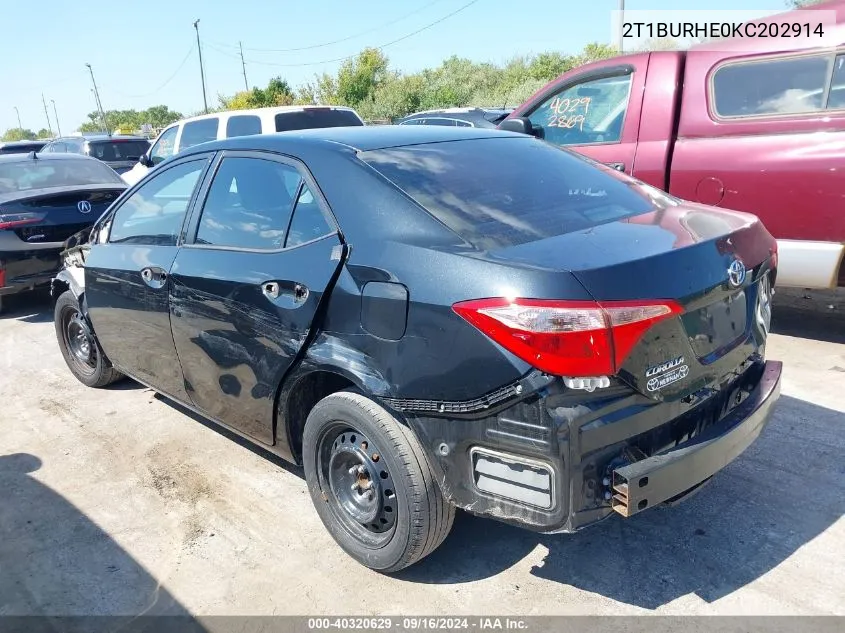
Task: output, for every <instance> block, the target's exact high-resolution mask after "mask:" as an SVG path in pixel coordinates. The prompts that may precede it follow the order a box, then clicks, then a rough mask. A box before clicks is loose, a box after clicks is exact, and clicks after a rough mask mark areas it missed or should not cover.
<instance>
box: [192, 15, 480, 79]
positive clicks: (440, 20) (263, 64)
mask: <svg viewBox="0 0 845 633" xmlns="http://www.w3.org/2000/svg"><path fill="white" fill-rule="evenodd" d="M476 2H478V0H471V2H467V3H466V4H464V5H463V6H461V7H459V8H457V9H455V10H454V11H452V12H451V13H448V14H446V15H444V16H443V17H442V18H439V19H437V20H435V21H434V22H430V23H429V24H426V25H425V26H423V27H421V28H419V29H417V30H416V31H412V32H411V33H408V34H406V35H403V36H402V37H397V38H396V39H395V40H391V41H390V42H386V43H385V44H381V45H379V46H375V47H374V48H376V49H378V50H381V49H383V48H387V47H388V46H392V45H393V44H398V43H399V42H402V41H403V40H407V39H408V38H410V37H413V36H414V35H417V34H418V33H422V32H423V31H427V30H428V29H430V28H432V27H433V26H437V25H438V24H440V23H441V22H443V21H444V20H448V19H449V18H451V17H452V16H453V15H457V14H458V13H460V12H461V11H463V10H464V9H468V8H469V7H471V6H472V5H474V4H475V3H476ZM206 44H207V45H208V43H206ZM209 48H211V49H212V50H214V51H216V52H218V53H220V54H221V55H228V56H229V57H234V58H235V59H240V56H238V55H233V54H231V53H229V52H228V51H223V50H221V49H219V48H217V47H216V46H210V45H209ZM355 57H357V54H356V55H347V56H345V57H336V58H335V59H324V60H321V61H319V62H302V63H298V64H279V63H275V62H261V61H256V60H247V62H248V63H250V64H258V65H260V66H276V67H280V68H294V67H302V66H319V65H321V64H331V63H334V62H345V61H347V60H349V59H354V58H355Z"/></svg>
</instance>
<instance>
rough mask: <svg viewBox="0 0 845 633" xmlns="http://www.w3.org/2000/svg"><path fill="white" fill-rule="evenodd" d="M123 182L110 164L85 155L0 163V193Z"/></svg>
mask: <svg viewBox="0 0 845 633" xmlns="http://www.w3.org/2000/svg"><path fill="white" fill-rule="evenodd" d="M122 182H123V181H122V180H121V179H120V176H118V175H117V174H116V173H114V171H113V170H112V169H111V168H110V167H108V166H107V165H105V164H103V163H100V162H98V161H95V160H91V159H90V158H84V157H82V156H80V157H78V158H75V157H68V158H67V159H64V160H61V159H56V160H47V159H46V158H45V159H42V160H29V159H26V160H21V161H15V162H11V163H9V162H2V163H0V193H4V192H11V191H26V190H30V189H46V188H49V187H68V186H73V185H99V184H112V183H122Z"/></svg>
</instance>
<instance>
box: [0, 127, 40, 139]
mask: <svg viewBox="0 0 845 633" xmlns="http://www.w3.org/2000/svg"><path fill="white" fill-rule="evenodd" d="M35 138H36V136H35V132H33V131H32V130H30V129H28V128H27V129H24V128H19V127H10V128H9V129H8V130H6V131H5V132H4V133H3V137H2V139H0V140H3V141H4V142H9V141H31V140H33V139H35Z"/></svg>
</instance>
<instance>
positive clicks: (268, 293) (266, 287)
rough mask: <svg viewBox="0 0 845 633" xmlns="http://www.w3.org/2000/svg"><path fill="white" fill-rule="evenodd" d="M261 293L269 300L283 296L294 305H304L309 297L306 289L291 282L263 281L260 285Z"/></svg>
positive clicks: (299, 284) (302, 285)
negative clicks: (289, 299)
mask: <svg viewBox="0 0 845 633" xmlns="http://www.w3.org/2000/svg"><path fill="white" fill-rule="evenodd" d="M261 292H262V293H263V294H264V296H265V297H267V298H268V299H271V300H276V299H278V298H279V297H281V296H282V295H285V296H286V297H289V298H291V299H293V302H294V303H304V302H305V300H306V299H308V295H309V291H308V288H307V287H306V286H305V285H304V284H301V283H297V282H292V281H282V282H278V281H265V282H264V283H262V284H261Z"/></svg>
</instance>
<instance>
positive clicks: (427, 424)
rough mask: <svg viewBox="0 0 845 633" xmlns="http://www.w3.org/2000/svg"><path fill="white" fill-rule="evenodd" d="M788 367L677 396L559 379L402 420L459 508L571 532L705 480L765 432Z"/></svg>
mask: <svg viewBox="0 0 845 633" xmlns="http://www.w3.org/2000/svg"><path fill="white" fill-rule="evenodd" d="M781 370H782V364H781V363H779V362H774V361H770V362H763V361H762V360H759V359H757V360H755V361H751V360H749V362H748V363H747V365H746V366H744V367H743V368H742V369H741V370H740V371H738V372H737V373H736V375H735V376H733V377H732V378H731V379H730V380H726V381H725V382H724V383H723V384H721V385H720V386H719V387H717V388H710V389H706V390H702V392H701V393H696V394H693V395H692V396H689V397H687V398H684V399H683V400H682V401H677V402H658V403H655V402H654V401H651V400H649V399H647V398H645V397H644V396H641V395H639V394H634V393H632V392H630V390H624V389H618V390H616V391H615V392H614V390H613V389H610V390H607V392H606V393H598V392H597V393H594V394H585V393H584V392H580V394H572V393H571V390H566V389H565V388H564V387H563V386H562V385H561V384H560V381H559V380H554V381H552V382H549V383H548V384H546V385H545V386H542V387H540V388H539V389H537V390H536V391H535V392H533V393H531V394H530V395H528V396H527V397H525V398H524V399H522V400H520V401H518V402H515V403H514V402H509V403H502V404H499V405H497V406H493V407H491V408H490V409H492V410H488V411H486V412H484V413H481V414H477V415H466V416H462V417H457V416H455V415H448V414H446V415H445V416H437V415H425V414H423V415H414V414H411V415H408V414H407V413H406V417H407V419H408V421H409V423H410V425H411V427H412V428H413V429H414V431H415V433H416V434H417V436H418V437H419V439H420V440H421V442H422V444H423V446H424V448H425V449H426V451H427V453H428V457H429V460H430V461H431V464H432V466H433V468H434V470H435V472H436V473H437V475H438V480H439V481H438V483H439V484H440V486H441V488H442V490H443V492H444V494H445V495H446V497H447V498H448V499H449V500H450V501H451V502H452V503H454V504H455V505H457V506H458V507H460V508H463V509H464V510H467V511H469V512H472V513H474V514H479V515H484V516H489V517H492V518H496V519H499V520H502V521H505V522H508V523H513V524H516V525H519V526H522V527H526V528H529V529H532V530H536V531H541V532H573V531H576V530H578V529H581V528H583V527H586V526H588V525H591V524H593V523H595V522H597V521H600V520H602V519H604V518H607V517H608V516H610V515H613V514H614V513H618V514H621V515H623V516H631V515H633V514H636V513H638V512H641V511H643V510H645V509H647V508H651V507H654V506H656V505H660V504H662V503H665V502H672V501H675V500H678V499H679V498H681V497H683V496H685V495H686V494H688V493H690V492H692V491H693V490H695V489H697V488H698V487H700V486H701V484H702V483H704V482H706V481H707V480H708V479H709V478H710V477H712V476H713V475H714V474H715V473H717V472H718V471H719V470H721V469H722V468H724V467H725V466H726V465H727V464H728V463H730V462H731V461H733V460H734V459H735V458H736V457H737V456H739V455H740V454H741V453H742V452H743V451H744V450H745V449H746V448H748V446H750V445H751V444H752V443H753V442H754V440H755V439H756V438H757V437H758V436H759V435H760V433H761V432H762V430H763V429H764V428H765V426H766V424H767V422H768V420H769V419H770V417H771V414H772V410H773V407H774V403H775V402H776V401H777V399H778V397H779V395H780V377H781ZM526 393H527V391H526Z"/></svg>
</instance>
